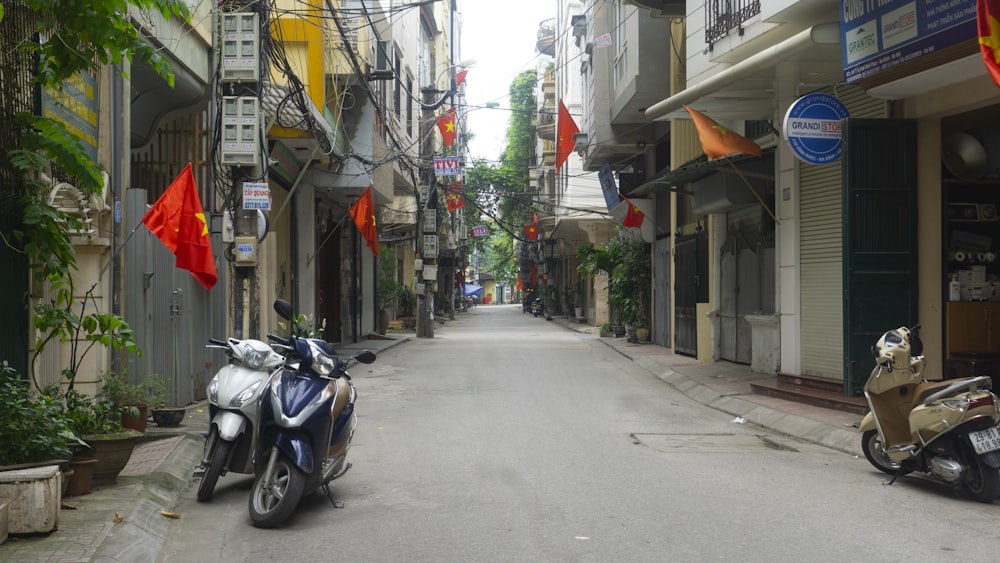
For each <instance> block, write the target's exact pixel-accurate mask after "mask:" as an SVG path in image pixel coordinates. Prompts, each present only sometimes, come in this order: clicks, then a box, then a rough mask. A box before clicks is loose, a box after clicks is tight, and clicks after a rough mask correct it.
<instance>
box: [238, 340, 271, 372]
mask: <svg viewBox="0 0 1000 563" xmlns="http://www.w3.org/2000/svg"><path fill="white" fill-rule="evenodd" d="M267 356H268V353H267V352H264V351H262V350H256V349H254V347H253V346H251V345H250V344H246V345H244V346H243V365H245V366H247V367H248V368H250V369H260V368H262V367H263V366H264V362H266V361H267Z"/></svg>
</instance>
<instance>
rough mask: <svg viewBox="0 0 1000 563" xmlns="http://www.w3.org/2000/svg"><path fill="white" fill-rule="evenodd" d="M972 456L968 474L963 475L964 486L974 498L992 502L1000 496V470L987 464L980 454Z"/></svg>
mask: <svg viewBox="0 0 1000 563" xmlns="http://www.w3.org/2000/svg"><path fill="white" fill-rule="evenodd" d="M971 457H972V459H971V461H970V463H969V471H968V474H967V475H963V476H962V477H963V479H962V488H963V489H965V492H967V493H968V494H969V496H971V497H972V498H973V499H974V500H977V501H979V502H985V503H991V502H993V501H994V500H996V499H997V497H1000V471H997V470H996V469H993V468H992V467H990V466H989V465H986V462H984V461H983V458H981V457H979V456H978V455H975V454H973V455H972V456H971Z"/></svg>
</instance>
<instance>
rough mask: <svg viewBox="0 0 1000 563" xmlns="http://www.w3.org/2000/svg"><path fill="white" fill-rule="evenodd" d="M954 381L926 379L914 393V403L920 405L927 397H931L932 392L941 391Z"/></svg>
mask: <svg viewBox="0 0 1000 563" xmlns="http://www.w3.org/2000/svg"><path fill="white" fill-rule="evenodd" d="M954 382H955V381H954V380H945V381H925V382H923V383H920V384H918V385H917V388H916V389H915V390H914V393H913V404H914V405H918V404H920V403H922V402H924V400H925V399H927V397H929V396H930V395H931V394H932V393H935V392H937V391H940V390H941V389H944V388H945V387H948V386H949V385H951V384H952V383H954Z"/></svg>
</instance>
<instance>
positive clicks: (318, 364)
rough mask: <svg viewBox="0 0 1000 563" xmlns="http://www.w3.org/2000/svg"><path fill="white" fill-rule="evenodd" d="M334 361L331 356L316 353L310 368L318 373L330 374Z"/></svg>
mask: <svg viewBox="0 0 1000 563" xmlns="http://www.w3.org/2000/svg"><path fill="white" fill-rule="evenodd" d="M334 364H335V362H334V361H333V358H331V357H330V356H327V355H326V354H316V355H315V356H314V357H313V363H312V368H313V370H315V371H316V373H318V374H320V375H330V374H331V373H333V367H334Z"/></svg>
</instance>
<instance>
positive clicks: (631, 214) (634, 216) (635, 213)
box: [622, 196, 646, 227]
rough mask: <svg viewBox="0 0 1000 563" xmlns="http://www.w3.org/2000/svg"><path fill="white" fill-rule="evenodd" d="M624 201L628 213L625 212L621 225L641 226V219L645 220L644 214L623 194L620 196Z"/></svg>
mask: <svg viewBox="0 0 1000 563" xmlns="http://www.w3.org/2000/svg"><path fill="white" fill-rule="evenodd" d="M622 198H623V199H624V200H625V203H627V204H628V213H626V214H625V219H624V220H623V221H622V226H623V227H641V226H642V222H643V220H645V218H646V215H645V214H643V212H642V211H641V210H639V208H638V207H636V206H635V204H634V203H632V202H631V201H629V199H628V198H627V197H625V196H622Z"/></svg>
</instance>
